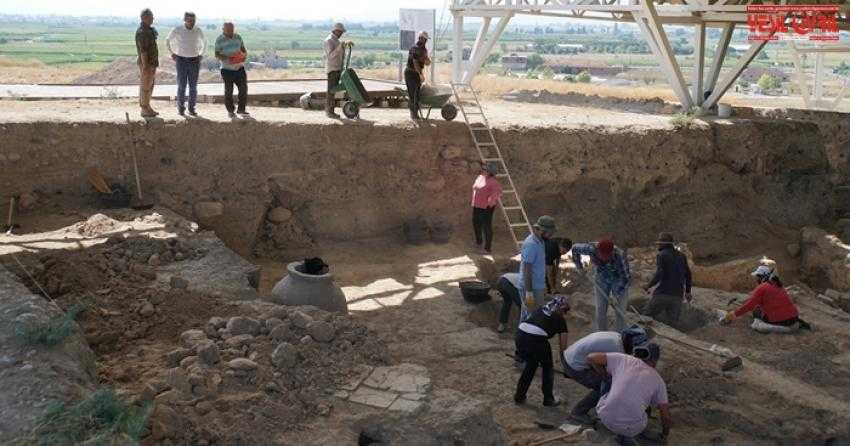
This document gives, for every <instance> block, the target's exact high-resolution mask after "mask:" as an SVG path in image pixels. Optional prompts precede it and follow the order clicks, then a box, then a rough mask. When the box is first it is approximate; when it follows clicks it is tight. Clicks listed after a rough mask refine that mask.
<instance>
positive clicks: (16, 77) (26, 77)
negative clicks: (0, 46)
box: [0, 56, 97, 84]
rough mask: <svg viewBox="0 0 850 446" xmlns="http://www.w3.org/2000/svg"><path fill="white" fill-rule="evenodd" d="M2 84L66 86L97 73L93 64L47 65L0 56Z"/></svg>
mask: <svg viewBox="0 0 850 446" xmlns="http://www.w3.org/2000/svg"><path fill="white" fill-rule="evenodd" d="M0 68H2V70H0V84H64V83H69V82H71V81H73V80H74V79H76V78H77V77H79V76H82V75H84V74H89V73H92V72H94V71H97V68H96V66H93V65H92V64H69V65H62V66H61V67H54V66H50V65H46V64H45V63H44V62H41V61H39V60H35V59H12V58H9V57H5V56H0Z"/></svg>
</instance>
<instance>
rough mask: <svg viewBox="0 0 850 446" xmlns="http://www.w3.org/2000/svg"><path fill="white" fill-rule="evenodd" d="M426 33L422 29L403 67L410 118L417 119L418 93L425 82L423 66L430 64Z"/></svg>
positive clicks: (428, 37)
mask: <svg viewBox="0 0 850 446" xmlns="http://www.w3.org/2000/svg"><path fill="white" fill-rule="evenodd" d="M428 39H430V36H428V33H427V32H425V31H422V32H421V33H419V37H418V39H417V40H416V45H413V47H412V48H410V51H408V53H407V68H405V69H404V83H405V84H407V100H408V105H409V106H410V119H412V120H414V121H417V120H419V93H420V90H421V88H422V84H423V83H424V82H425V67H426V66H428V65H431V58H430V57H428V48H427V47H426V45H427V44H428Z"/></svg>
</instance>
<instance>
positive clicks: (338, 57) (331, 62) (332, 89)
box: [323, 23, 349, 119]
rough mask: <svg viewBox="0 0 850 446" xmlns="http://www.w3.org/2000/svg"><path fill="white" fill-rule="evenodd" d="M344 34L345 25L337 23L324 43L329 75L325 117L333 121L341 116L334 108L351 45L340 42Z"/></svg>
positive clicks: (326, 66)
mask: <svg viewBox="0 0 850 446" xmlns="http://www.w3.org/2000/svg"><path fill="white" fill-rule="evenodd" d="M343 34H345V25H343V24H342V23H337V24H335V25H334V29H333V30H331V33H330V34H328V37H327V38H325V41H324V43H323V48H324V51H325V71H326V72H327V73H328V97H327V101H328V102H327V105H326V106H325V115H327V117H328V118H331V119H339V115H338V114H336V112H334V108H336V87H337V85H339V80H340V78H341V77H342V65H343V64H344V60H343V58H344V57H345V47H346V46H348V45H349V43H348V42H340V40H339V38H340V37H342V35H343Z"/></svg>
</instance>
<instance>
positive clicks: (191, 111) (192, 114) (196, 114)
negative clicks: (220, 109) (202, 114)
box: [189, 108, 198, 116]
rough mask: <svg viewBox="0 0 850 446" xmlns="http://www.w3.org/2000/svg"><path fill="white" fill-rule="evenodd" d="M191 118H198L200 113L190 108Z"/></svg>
mask: <svg viewBox="0 0 850 446" xmlns="http://www.w3.org/2000/svg"><path fill="white" fill-rule="evenodd" d="M189 116H198V112H196V111H195V110H192V109H191V108H190V109H189Z"/></svg>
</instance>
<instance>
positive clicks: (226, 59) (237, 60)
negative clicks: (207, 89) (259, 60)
mask: <svg viewBox="0 0 850 446" xmlns="http://www.w3.org/2000/svg"><path fill="white" fill-rule="evenodd" d="M221 31H222V33H221V35H220V36H218V38H217V39H215V57H216V58H217V59H218V60H219V61H220V62H221V79H222V80H223V81H224V108H226V109H227V114H228V116H230V118H231V119H233V118H235V117H236V114H234V113H233V111H234V109H235V111H236V113H238V114H240V115H242V116H248V112H247V111H246V110H245V107H246V106H247V104H248V74H247V73H246V72H245V60H246V59H247V57H248V50H246V49H245V42H243V41H242V36H240V35H239V34H236V26H235V25H234V24H233V23H232V22H224V25H223V26H222V28H221ZM234 85H235V86H236V88H238V89H239V96H238V106H237V107H234V106H233V86H234Z"/></svg>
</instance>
